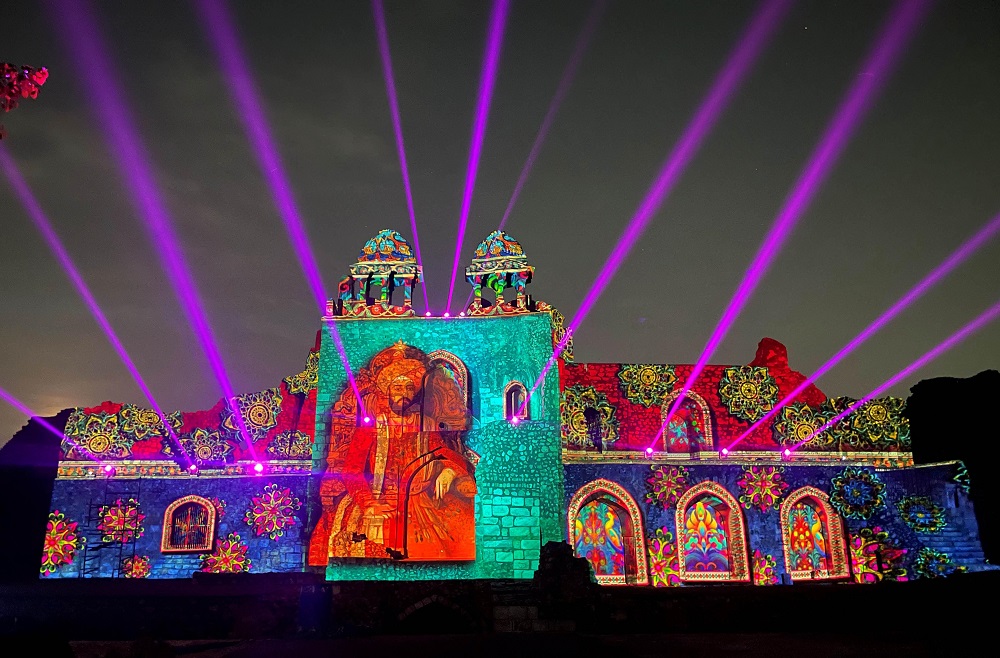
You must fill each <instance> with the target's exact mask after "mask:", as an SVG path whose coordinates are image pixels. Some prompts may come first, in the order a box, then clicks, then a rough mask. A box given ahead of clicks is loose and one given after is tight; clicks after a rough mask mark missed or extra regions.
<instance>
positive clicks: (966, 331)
mask: <svg viewBox="0 0 1000 658" xmlns="http://www.w3.org/2000/svg"><path fill="white" fill-rule="evenodd" d="M997 316H1000V302H996V303H995V304H993V306H991V307H989V308H988V309H986V310H985V311H983V312H982V314H980V315H979V317H977V318H975V319H974V320H972V321H971V322H969V324H967V325H965V326H964V327H962V328H961V329H959V330H958V331H956V332H955V333H953V334H952V335H951V336H949V337H948V338H946V339H945V340H944V341H942V342H941V343H940V344H939V345H938V346H937V347H934V348H933V349H931V350H930V351H928V352H926V353H924V355H923V356H921V357H920V358H919V359H917V360H916V361H914V362H913V363H911V364H910V365H908V366H906V367H905V368H903V369H902V370H900V371H899V372H898V373H896V374H895V375H893V376H892V377H890V378H889V379H887V380H886V381H885V382H883V383H882V384H881V385H880V386H879V387H878V388H876V389H875V390H874V391H872V392H871V393H869V394H868V395H866V396H864V397H863V398H861V399H860V400H858V401H857V402H855V403H854V404H852V405H851V406H850V407H848V408H847V409H844V410H843V411H841V412H840V413H839V414H837V415H836V416H834V417H833V418H831V419H830V420H828V421H826V422H825V423H824V424H823V425H822V426H821V427H819V428H818V429H817V430H816V431H815V432H813V433H812V434H810V435H809V436H808V437H806V438H805V439H804V440H802V441H799V442H798V443H796V444H795V445H794V446H792V450H798V449H799V448H801V447H802V446H803V445H805V444H806V443H809V441H811V440H812V438H813V437H814V436H816V435H818V434H822V433H823V432H825V431H826V430H828V429H829V428H831V427H833V426H834V425H835V424H836V423H839V422H840V421H841V420H843V419H844V418H846V417H847V416H848V415H850V414H852V413H854V412H855V411H856V410H857V409H859V408H860V407H861V406H862V405H864V404H865V403H867V402H869V401H871V400H874V399H875V398H877V397H878V396H880V395H881V394H882V393H884V392H885V391H887V390H888V389H890V388H892V387H893V386H895V385H896V384H898V383H899V382H901V381H902V380H904V379H906V378H907V377H909V376H910V375H912V374H913V373H914V372H916V371H917V370H919V369H920V368H923V367H924V366H925V365H927V364H928V363H930V362H931V361H933V360H934V359H936V358H938V357H939V356H941V355H942V354H944V353H945V352H947V351H948V350H950V349H951V348H953V347H955V346H956V345H958V344H959V343H961V342H962V341H963V340H965V339H966V338H968V337H969V336H971V335H972V334H974V333H976V332H977V331H979V330H980V329H982V328H983V327H984V326H986V325H987V324H989V323H990V322H993V321H994V320H996V319H997ZM786 454H787V452H786Z"/></svg>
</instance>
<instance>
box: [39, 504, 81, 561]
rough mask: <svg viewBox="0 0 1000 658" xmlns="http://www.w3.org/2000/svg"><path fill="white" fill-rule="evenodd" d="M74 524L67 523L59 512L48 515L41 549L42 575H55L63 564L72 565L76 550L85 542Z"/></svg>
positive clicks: (63, 515)
mask: <svg viewBox="0 0 1000 658" xmlns="http://www.w3.org/2000/svg"><path fill="white" fill-rule="evenodd" d="M76 525H77V524H76V522H75V521H67V520H66V515H65V514H63V513H62V512H60V511H59V510H54V511H53V512H50V513H49V521H48V523H47V524H46V525H45V543H44V545H43V547H42V568H41V569H40V570H39V571H41V573H42V574H43V575H46V574H50V573H55V572H56V569H58V568H59V567H60V566H62V565H64V564H72V563H73V556H74V555H75V554H76V549H78V548H80V546H81V544H82V543H83V542H84V541H85V540H84V538H83V537H81V536H80V535H79V534H77V531H76Z"/></svg>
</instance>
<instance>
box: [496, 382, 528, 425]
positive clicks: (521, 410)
mask: <svg viewBox="0 0 1000 658" xmlns="http://www.w3.org/2000/svg"><path fill="white" fill-rule="evenodd" d="M529 407H530V405H529V404H528V389H527V388H525V386H524V384H522V383H521V382H519V381H512V382H510V383H509V384H507V386H506V387H504V389H503V417H504V418H505V419H506V420H511V419H513V418H517V419H518V420H528V419H529V418H531V410H530V409H529Z"/></svg>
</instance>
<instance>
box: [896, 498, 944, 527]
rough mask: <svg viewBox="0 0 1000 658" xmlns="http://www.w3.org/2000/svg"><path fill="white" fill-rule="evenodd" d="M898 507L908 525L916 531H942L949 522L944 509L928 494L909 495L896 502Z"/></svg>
mask: <svg viewBox="0 0 1000 658" xmlns="http://www.w3.org/2000/svg"><path fill="white" fill-rule="evenodd" d="M896 509H898V510H899V514H900V516H902V517H903V521H905V522H906V525H908V526H910V528H912V529H913V530H914V531H916V532H925V533H931V532H940V531H941V528H943V527H945V525H947V523H948V522H947V521H946V520H945V518H944V509H943V508H942V507H941V506H940V505H938V504H936V503H935V502H934V501H933V500H931V499H930V498H928V497H927V496H907V497H906V498H903V499H902V500H900V501H899V502H898V503H896Z"/></svg>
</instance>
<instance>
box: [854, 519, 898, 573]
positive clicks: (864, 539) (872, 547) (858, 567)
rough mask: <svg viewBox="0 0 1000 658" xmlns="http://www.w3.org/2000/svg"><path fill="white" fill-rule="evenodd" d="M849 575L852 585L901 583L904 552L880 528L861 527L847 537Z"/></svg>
mask: <svg viewBox="0 0 1000 658" xmlns="http://www.w3.org/2000/svg"><path fill="white" fill-rule="evenodd" d="M850 553H851V573H852V574H854V580H855V582H858V583H861V584H869V583H877V582H880V581H882V580H895V581H905V580H907V577H906V569H904V568H903V560H904V558H905V557H906V549H905V548H899V545H898V544H897V543H896V541H895V540H893V539H892V538H891V537H890V536H889V533H888V532H887V531H885V530H883V529H882V528H880V527H878V526H875V527H874V528H861V529H860V530H859V531H858V534H856V535H852V536H851V543H850Z"/></svg>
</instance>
